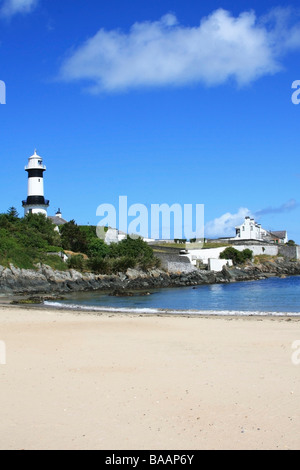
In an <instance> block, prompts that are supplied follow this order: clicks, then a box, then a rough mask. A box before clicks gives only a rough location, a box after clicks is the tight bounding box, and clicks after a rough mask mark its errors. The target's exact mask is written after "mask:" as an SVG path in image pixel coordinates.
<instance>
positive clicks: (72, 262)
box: [67, 255, 84, 271]
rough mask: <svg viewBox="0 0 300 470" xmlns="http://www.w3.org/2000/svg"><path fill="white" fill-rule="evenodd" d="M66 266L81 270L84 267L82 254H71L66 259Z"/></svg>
mask: <svg viewBox="0 0 300 470" xmlns="http://www.w3.org/2000/svg"><path fill="white" fill-rule="evenodd" d="M67 265H68V268H70V269H76V270H77V271H82V270H83V269H84V258H83V256H82V255H73V256H71V258H69V259H68V261H67Z"/></svg>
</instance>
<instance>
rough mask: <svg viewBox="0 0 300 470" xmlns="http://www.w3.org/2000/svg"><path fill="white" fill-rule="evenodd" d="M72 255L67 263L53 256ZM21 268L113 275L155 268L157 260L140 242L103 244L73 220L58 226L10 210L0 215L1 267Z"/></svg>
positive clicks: (150, 249)
mask: <svg viewBox="0 0 300 470" xmlns="http://www.w3.org/2000/svg"><path fill="white" fill-rule="evenodd" d="M58 252H67V253H70V252H71V253H73V254H72V256H70V257H69V260H68V262H67V263H64V262H63V260H62V259H61V258H60V257H59V256H57V255H55V254H53V253H58ZM10 263H11V264H13V265H14V266H15V267H19V268H24V269H35V268H36V265H37V263H44V264H48V265H50V266H51V267H53V268H54V269H58V270H66V269H68V268H74V269H78V270H80V271H92V272H95V273H103V274H112V273H117V272H125V271H126V270H127V269H128V268H135V267H141V268H143V269H149V268H153V267H157V266H158V265H159V260H158V259H157V258H155V256H154V253H153V250H152V248H151V247H149V246H148V245H147V243H145V242H144V241H143V240H141V239H137V240H132V239H131V238H127V239H126V240H123V241H122V242H121V243H118V244H111V245H109V246H108V245H106V244H105V243H104V241H103V240H101V239H99V238H98V237H97V234H96V227H92V226H78V225H77V224H76V222H75V221H74V220H72V221H71V222H68V223H67V224H65V225H62V226H61V227H60V232H59V233H58V232H57V231H56V230H55V226H54V225H53V224H52V222H51V220H50V219H47V218H46V217H45V216H43V215H42V214H38V215H37V214H29V215H27V216H26V217H24V218H19V217H18V214H17V212H16V210H15V209H14V208H11V209H9V210H8V212H7V213H6V214H0V265H2V266H5V267H8V266H9V264H10Z"/></svg>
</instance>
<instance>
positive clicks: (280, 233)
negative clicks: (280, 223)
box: [270, 230, 287, 238]
mask: <svg viewBox="0 0 300 470" xmlns="http://www.w3.org/2000/svg"><path fill="white" fill-rule="evenodd" d="M286 233H287V232H286V230H279V231H277V232H270V234H271V235H273V237H276V238H285V237H286Z"/></svg>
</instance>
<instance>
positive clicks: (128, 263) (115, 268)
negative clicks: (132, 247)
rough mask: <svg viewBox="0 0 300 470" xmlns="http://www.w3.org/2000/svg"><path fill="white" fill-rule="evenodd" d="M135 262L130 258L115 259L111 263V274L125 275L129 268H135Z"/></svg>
mask: <svg viewBox="0 0 300 470" xmlns="http://www.w3.org/2000/svg"><path fill="white" fill-rule="evenodd" d="M136 264H137V262H136V260H135V259H133V258H131V257H130V256H122V258H117V259H114V260H113V261H112V272H113V273H120V272H121V273H125V272H126V271H127V269H129V268H132V269H133V268H135V267H136Z"/></svg>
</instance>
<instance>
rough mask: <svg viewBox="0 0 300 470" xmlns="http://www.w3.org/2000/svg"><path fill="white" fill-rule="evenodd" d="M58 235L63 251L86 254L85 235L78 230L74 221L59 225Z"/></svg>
mask: <svg viewBox="0 0 300 470" xmlns="http://www.w3.org/2000/svg"><path fill="white" fill-rule="evenodd" d="M60 233H61V241H62V246H63V248H64V250H70V251H74V252H76V253H78V252H79V253H86V252H87V249H88V244H87V239H86V235H85V233H83V232H82V231H81V230H80V227H78V225H77V224H76V223H75V220H71V221H70V222H67V223H66V224H64V225H61V226H60Z"/></svg>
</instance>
